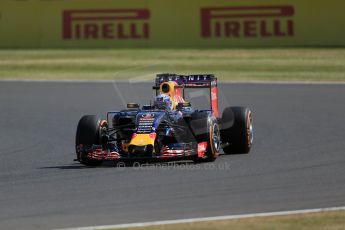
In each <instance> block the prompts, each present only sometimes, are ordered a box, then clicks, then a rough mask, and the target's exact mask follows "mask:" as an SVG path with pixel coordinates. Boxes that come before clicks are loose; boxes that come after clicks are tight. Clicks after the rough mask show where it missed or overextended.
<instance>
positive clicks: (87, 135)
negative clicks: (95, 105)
mask: <svg viewBox="0 0 345 230" xmlns="http://www.w3.org/2000/svg"><path fill="white" fill-rule="evenodd" d="M100 123H101V119H100V118H98V117H97V116H95V115H86V116H83V117H82V118H81V119H80V120H79V123H78V127H77V134H76V138H75V146H76V153H77V159H78V160H79V161H80V163H82V164H84V165H87V166H99V165H101V164H102V161H98V160H92V159H88V158H87V156H86V154H85V153H84V152H83V151H80V149H79V148H80V146H92V145H98V144H100Z"/></svg>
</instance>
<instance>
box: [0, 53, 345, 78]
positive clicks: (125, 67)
mask: <svg viewBox="0 0 345 230" xmlns="http://www.w3.org/2000/svg"><path fill="white" fill-rule="evenodd" d="M162 72H164V73H166V72H171V73H181V74H196V73H214V74H216V75H217V76H218V77H219V79H221V80H234V81H261V80H269V81H272V80H273V81H345V48H330V49H328V48H297V49H292V48H291V49H289V48H284V49H207V50H206V49H203V50H196V49H177V50H175V49H87V50H85V49H76V50H0V79H33V80H35V79H37V80H42V79H45V80H63V79H64V80H66V79H72V80H74V79H86V80H113V79H132V78H134V79H137V78H138V79H139V80H141V79H142V80H152V78H153V76H154V75H155V74H156V73H162Z"/></svg>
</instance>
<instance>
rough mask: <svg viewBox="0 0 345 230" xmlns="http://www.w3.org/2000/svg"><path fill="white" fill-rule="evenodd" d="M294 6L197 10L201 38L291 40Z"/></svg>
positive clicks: (293, 32) (231, 7) (293, 31)
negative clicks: (272, 38) (199, 18)
mask: <svg viewBox="0 0 345 230" xmlns="http://www.w3.org/2000/svg"><path fill="white" fill-rule="evenodd" d="M294 13H295V9H294V6H291V5H281V6H276V5H274V6H239V7H238V6H229V7H207V8H201V36H202V37H203V38H234V39H235V38H257V37H260V38H271V37H293V36H294V34H295V30H294V19H293V15H294Z"/></svg>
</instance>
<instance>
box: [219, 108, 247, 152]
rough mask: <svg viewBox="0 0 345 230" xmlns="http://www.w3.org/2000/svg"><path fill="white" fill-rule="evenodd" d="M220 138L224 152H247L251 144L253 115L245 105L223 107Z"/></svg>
mask: <svg viewBox="0 0 345 230" xmlns="http://www.w3.org/2000/svg"><path fill="white" fill-rule="evenodd" d="M221 139H222V142H223V143H226V144H227V145H226V147H224V148H223V151H224V153H226V154H243V153H249V152H250V149H251V147H252V145H253V117H252V112H251V111H250V109H249V108H246V107H228V108H225V109H224V111H223V115H222V128H221Z"/></svg>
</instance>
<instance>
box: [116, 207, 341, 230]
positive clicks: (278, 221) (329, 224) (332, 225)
mask: <svg viewBox="0 0 345 230" xmlns="http://www.w3.org/2000/svg"><path fill="white" fill-rule="evenodd" d="M124 229H127V230H175V229H179V230H206V229H207V230H210V229H211V230H224V229H234V230H236V229H240V230H254V229H260V230H261V229H262V230H295V229H296V230H297V229H298V230H344V229H345V211H332V212H320V213H311V214H299V215H287V216H275V217H257V218H245V219H238V220H224V221H209V222H196V223H188V224H171V225H158V226H150V227H140V228H123V229H122V230H124Z"/></svg>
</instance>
